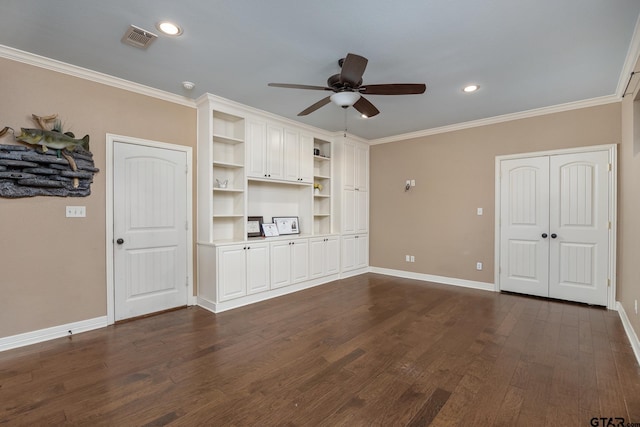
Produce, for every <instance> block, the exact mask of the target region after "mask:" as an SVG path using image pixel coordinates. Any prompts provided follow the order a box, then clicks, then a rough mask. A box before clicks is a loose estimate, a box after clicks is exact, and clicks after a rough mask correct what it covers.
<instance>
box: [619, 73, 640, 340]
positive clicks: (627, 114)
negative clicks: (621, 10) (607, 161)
mask: <svg viewBox="0 0 640 427" xmlns="http://www.w3.org/2000/svg"><path fill="white" fill-rule="evenodd" d="M636 70H640V67H636ZM634 99H635V100H636V101H635V102H634ZM634 122H635V123H634ZM618 159H619V161H620V173H619V175H618V176H619V180H620V182H619V184H618V197H619V203H618V276H617V278H618V288H617V289H618V294H617V300H618V301H619V302H620V303H621V304H622V306H623V307H624V311H625V313H626V314H627V316H628V317H629V320H630V322H631V325H632V326H633V329H634V330H635V332H636V334H637V335H640V315H638V314H636V312H635V307H634V303H635V302H636V301H637V302H638V304H640V194H639V193H640V88H637V89H636V91H635V93H633V94H629V95H627V96H626V97H624V99H623V101H622V144H621V145H620V152H619V154H618Z"/></svg>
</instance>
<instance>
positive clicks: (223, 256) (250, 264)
mask: <svg viewBox="0 0 640 427" xmlns="http://www.w3.org/2000/svg"><path fill="white" fill-rule="evenodd" d="M216 263H217V269H216V271H217V272H218V273H217V278H216V284H217V288H218V289H217V291H218V292H217V295H218V299H219V301H228V300H230V299H234V298H239V297H242V296H245V295H249V294H253V293H256V292H262V291H266V290H268V289H269V245H268V244H267V243H251V242H248V243H244V244H238V245H229V246H220V247H218V248H217V259H216Z"/></svg>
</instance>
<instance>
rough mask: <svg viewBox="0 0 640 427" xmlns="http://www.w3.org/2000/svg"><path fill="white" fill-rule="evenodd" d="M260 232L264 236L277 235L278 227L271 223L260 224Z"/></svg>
mask: <svg viewBox="0 0 640 427" xmlns="http://www.w3.org/2000/svg"><path fill="white" fill-rule="evenodd" d="M262 232H263V233H264V236H265V237H274V236H279V235H280V233H278V227H276V225H275V224H273V223H267V224H262Z"/></svg>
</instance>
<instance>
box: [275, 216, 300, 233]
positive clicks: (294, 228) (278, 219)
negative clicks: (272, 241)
mask: <svg viewBox="0 0 640 427" xmlns="http://www.w3.org/2000/svg"><path fill="white" fill-rule="evenodd" d="M271 220H272V221H273V223H274V224H275V225H276V227H277V228H278V233H280V235H284V234H300V225H299V224H298V217H297V216H274V217H272V218H271Z"/></svg>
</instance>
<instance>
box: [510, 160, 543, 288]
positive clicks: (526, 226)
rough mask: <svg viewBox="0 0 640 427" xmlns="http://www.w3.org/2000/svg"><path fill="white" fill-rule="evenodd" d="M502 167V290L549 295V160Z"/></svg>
mask: <svg viewBox="0 0 640 427" xmlns="http://www.w3.org/2000/svg"><path fill="white" fill-rule="evenodd" d="M500 167H501V174H500V197H501V200H500V204H501V209H500V218H501V224H500V247H501V250H500V258H501V259H500V267H501V268H500V290H503V291H511V292H518V293H523V294H528V295H537V296H548V294H549V275H548V269H549V244H548V240H549V237H548V230H549V159H548V157H532V158H526V159H513V160H504V161H502V162H501V164H500ZM545 235H546V237H544V236H545Z"/></svg>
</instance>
